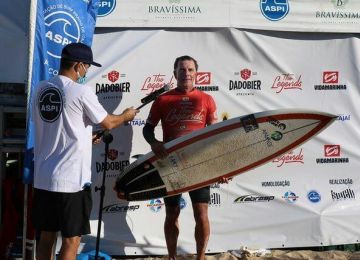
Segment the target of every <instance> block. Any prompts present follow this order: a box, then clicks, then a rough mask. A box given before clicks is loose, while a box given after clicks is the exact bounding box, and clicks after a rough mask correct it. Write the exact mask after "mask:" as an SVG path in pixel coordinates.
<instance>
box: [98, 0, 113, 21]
mask: <svg viewBox="0 0 360 260" xmlns="http://www.w3.org/2000/svg"><path fill="white" fill-rule="evenodd" d="M115 6H116V0H101V1H99V9H98V13H97V17H104V16H107V15H109V14H111V13H112V11H114V9H115Z"/></svg>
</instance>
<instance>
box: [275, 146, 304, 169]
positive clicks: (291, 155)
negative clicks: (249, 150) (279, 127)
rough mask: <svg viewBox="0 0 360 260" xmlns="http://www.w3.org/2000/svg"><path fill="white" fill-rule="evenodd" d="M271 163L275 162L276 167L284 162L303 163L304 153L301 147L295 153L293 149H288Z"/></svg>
mask: <svg viewBox="0 0 360 260" xmlns="http://www.w3.org/2000/svg"><path fill="white" fill-rule="evenodd" d="M272 162H273V163H277V167H281V166H283V165H284V164H288V163H301V164H303V163H304V154H303V149H302V148H301V149H300V151H299V152H298V153H295V151H290V152H288V153H286V154H283V155H281V156H280V157H278V158H275V159H274V160H273V161H272Z"/></svg>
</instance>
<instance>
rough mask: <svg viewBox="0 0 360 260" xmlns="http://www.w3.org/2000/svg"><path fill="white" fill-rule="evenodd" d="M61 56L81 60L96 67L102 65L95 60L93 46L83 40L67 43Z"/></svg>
mask: <svg viewBox="0 0 360 260" xmlns="http://www.w3.org/2000/svg"><path fill="white" fill-rule="evenodd" d="M61 58H62V59H65V60H71V61H80V62H83V63H87V64H91V65H94V66H96V67H101V65H100V64H99V63H97V62H94V60H93V54H92V51H91V48H90V47H89V46H87V45H86V44H83V43H81V42H76V43H70V44H68V45H66V46H65V47H64V49H63V50H62V52H61Z"/></svg>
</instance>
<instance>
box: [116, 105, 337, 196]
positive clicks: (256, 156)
mask: <svg viewBox="0 0 360 260" xmlns="http://www.w3.org/2000/svg"><path fill="white" fill-rule="evenodd" d="M336 118H337V116H335V115H331V114H328V113H322V112H317V111H310V110H294V109H281V110H272V111H265V112H259V113H254V114H249V115H246V116H241V117H236V118H232V119H229V120H225V121H222V122H219V123H216V124H213V125H210V126H208V127H206V128H203V129H200V130H197V131H194V132H192V133H190V134H187V135H185V136H182V137H180V138H177V139H175V140H173V141H171V142H168V143H166V144H165V145H164V146H165V148H166V150H167V152H168V153H169V156H168V157H167V158H165V159H163V160H161V159H158V158H157V157H156V156H155V155H154V153H153V152H149V153H147V154H145V155H143V156H141V157H140V158H139V159H137V160H136V161H135V162H133V163H131V164H130V165H129V166H128V167H126V168H125V169H124V171H123V172H121V173H120V174H119V176H118V178H117V180H116V185H115V189H116V190H118V191H119V190H121V191H123V192H124V194H125V195H124V199H125V200H128V201H137V200H149V199H153V198H159V197H166V196H171V195H175V194H179V193H183V192H187V191H190V190H194V189H198V188H200V187H204V186H208V185H210V184H213V183H215V182H217V181H219V180H220V178H222V177H225V178H229V177H232V176H235V175H238V174H241V173H244V172H246V171H249V170H251V169H253V168H255V167H258V166H260V165H263V164H265V163H266V162H269V161H271V160H273V159H274V158H277V157H278V156H280V155H282V154H284V153H286V152H288V151H290V150H293V149H294V148H296V147H297V146H299V145H301V144H303V143H304V142H306V141H308V140H309V139H311V138H312V137H314V136H315V135H317V134H319V133H320V132H321V131H323V130H324V129H325V128H327V127H328V126H329V125H330V124H331V123H332V122H333V121H334V120H335V119H336Z"/></svg>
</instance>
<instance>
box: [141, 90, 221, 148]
mask: <svg viewBox="0 0 360 260" xmlns="http://www.w3.org/2000/svg"><path fill="white" fill-rule="evenodd" d="M216 120H217V117H216V105H215V102H214V100H213V98H212V97H211V96H210V95H208V94H206V93H204V92H202V91H199V90H197V89H194V90H192V91H191V92H188V93H185V92H182V91H179V90H177V89H173V90H170V91H169V92H167V93H165V94H163V95H161V96H159V97H158V98H157V99H156V100H155V101H154V103H153V105H152V107H151V109H150V114H149V117H148V119H147V123H149V124H152V125H154V126H156V125H157V124H158V123H159V121H161V124H162V129H163V141H164V142H168V141H171V140H173V139H175V138H178V137H180V136H183V135H185V134H188V133H190V132H192V131H194V130H197V129H201V128H204V127H205V126H206V125H210V124H212V123H214V122H215V121H216Z"/></svg>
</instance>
